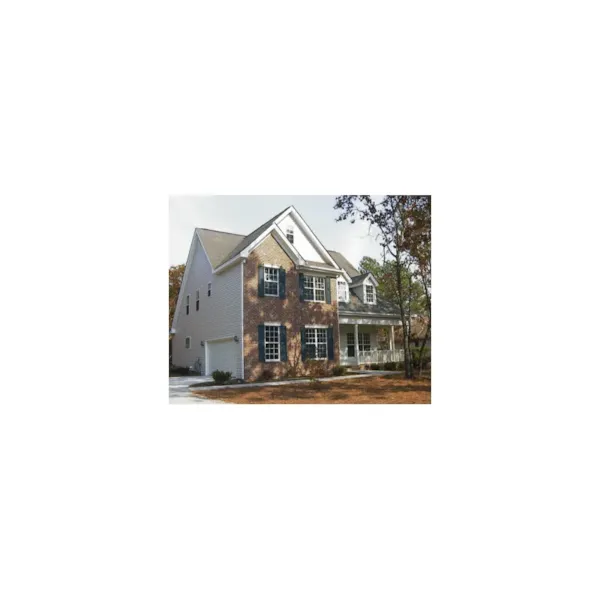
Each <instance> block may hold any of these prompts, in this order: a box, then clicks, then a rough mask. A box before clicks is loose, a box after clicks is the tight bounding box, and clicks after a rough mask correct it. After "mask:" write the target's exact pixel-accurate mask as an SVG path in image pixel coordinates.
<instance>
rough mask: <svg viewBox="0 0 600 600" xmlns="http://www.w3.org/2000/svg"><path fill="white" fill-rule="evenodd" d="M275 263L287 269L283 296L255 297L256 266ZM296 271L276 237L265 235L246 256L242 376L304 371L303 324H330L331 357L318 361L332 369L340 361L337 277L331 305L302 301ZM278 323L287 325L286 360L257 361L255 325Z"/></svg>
mask: <svg viewBox="0 0 600 600" xmlns="http://www.w3.org/2000/svg"><path fill="white" fill-rule="evenodd" d="M263 264H268V265H277V266H280V267H281V268H283V269H285V270H286V297H285V298H284V299H280V298H273V297H268V296H267V297H262V298H261V297H259V296H258V267H259V266H260V265H263ZM300 272H301V270H298V268H296V266H295V265H294V263H293V261H292V260H291V259H290V258H289V256H288V255H287V254H286V253H285V251H284V250H283V249H282V248H281V246H280V245H279V243H278V242H277V240H276V239H275V238H274V237H273V236H272V235H270V236H268V237H267V238H266V239H265V241H264V242H262V243H261V244H260V245H259V246H258V247H257V248H256V249H255V250H254V251H253V252H252V253H251V254H250V256H249V257H248V260H247V262H246V264H245V265H244V365H245V368H244V378H245V379H246V380H247V381H253V380H255V379H257V378H259V377H261V376H262V374H263V371H270V372H271V373H272V375H273V376H274V377H275V378H277V377H283V376H294V375H304V374H306V365H305V363H303V362H302V353H301V341H300V331H301V329H302V327H304V326H306V325H311V324H313V325H327V326H328V327H333V340H334V360H333V361H329V360H326V361H319V363H324V365H323V366H326V367H327V368H331V367H332V366H333V365H335V364H338V363H339V327H338V306H337V283H336V278H335V277H332V278H331V280H330V282H329V283H330V286H331V304H324V303H321V302H309V301H304V302H303V301H301V300H300V299H299V294H300V283H299V274H300ZM268 322H277V323H281V324H282V325H285V326H286V327H287V352H288V361H287V363H281V362H278V363H267V362H260V361H259V356H258V326H259V325H261V324H263V323H268Z"/></svg>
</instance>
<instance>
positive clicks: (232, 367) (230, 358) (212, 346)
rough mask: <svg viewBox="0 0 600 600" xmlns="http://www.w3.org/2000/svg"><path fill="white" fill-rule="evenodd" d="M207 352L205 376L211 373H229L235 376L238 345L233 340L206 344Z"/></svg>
mask: <svg viewBox="0 0 600 600" xmlns="http://www.w3.org/2000/svg"><path fill="white" fill-rule="evenodd" d="M206 348H207V350H208V359H207V365H206V366H207V371H206V374H207V375H211V374H212V372H213V371H216V370H219V371H229V372H230V373H231V374H232V375H233V376H236V375H237V368H236V362H237V361H236V358H237V354H238V348H239V344H236V343H235V342H234V341H233V340H224V341H220V342H207V343H206Z"/></svg>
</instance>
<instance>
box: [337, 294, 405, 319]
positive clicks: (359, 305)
mask: <svg viewBox="0 0 600 600" xmlns="http://www.w3.org/2000/svg"><path fill="white" fill-rule="evenodd" d="M339 312H340V314H345V315H348V316H353V315H355V316H357V317H360V316H363V315H380V316H382V317H384V316H388V317H391V318H395V319H400V318H401V317H400V308H398V306H396V305H395V304H394V303H393V302H388V301H387V300H381V299H380V298H377V304H365V303H364V302H361V300H360V298H359V297H358V296H357V295H356V294H355V293H354V292H353V291H352V290H350V301H349V302H340V303H339Z"/></svg>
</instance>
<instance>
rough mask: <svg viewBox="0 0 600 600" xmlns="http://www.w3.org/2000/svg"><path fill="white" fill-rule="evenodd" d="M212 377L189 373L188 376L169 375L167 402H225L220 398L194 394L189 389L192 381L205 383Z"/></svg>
mask: <svg viewBox="0 0 600 600" xmlns="http://www.w3.org/2000/svg"><path fill="white" fill-rule="evenodd" d="M212 380H213V378H212V377H210V376H208V377H202V376H200V375H195V376H194V375H190V376H189V377H187V376H186V377H169V404H226V403H225V402H221V401H220V400H209V399H208V398H200V397H199V396H195V395H194V394H192V393H191V392H190V390H189V386H190V385H192V384H193V383H206V382H208V381H212Z"/></svg>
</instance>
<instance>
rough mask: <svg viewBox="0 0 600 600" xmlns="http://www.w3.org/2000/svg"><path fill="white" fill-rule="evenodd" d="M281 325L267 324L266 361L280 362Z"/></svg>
mask: <svg viewBox="0 0 600 600" xmlns="http://www.w3.org/2000/svg"><path fill="white" fill-rule="evenodd" d="M279 327H280V326H279V325H265V361H266V362H278V361H279V360H280V358H279V331H280V329H279Z"/></svg>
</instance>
